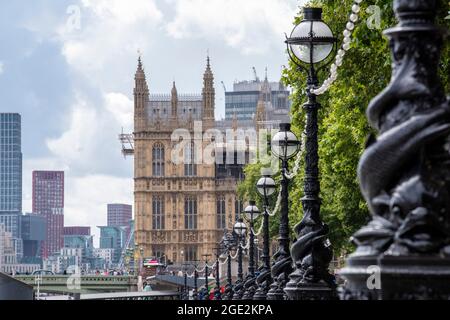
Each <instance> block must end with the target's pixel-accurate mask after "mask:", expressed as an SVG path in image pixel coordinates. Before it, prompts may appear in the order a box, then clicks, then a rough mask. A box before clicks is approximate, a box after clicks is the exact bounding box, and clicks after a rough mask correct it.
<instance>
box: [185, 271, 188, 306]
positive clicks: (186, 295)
mask: <svg viewBox="0 0 450 320" xmlns="http://www.w3.org/2000/svg"><path fill="white" fill-rule="evenodd" d="M184 300H189V288H188V285H187V272H186V271H185V272H184Z"/></svg>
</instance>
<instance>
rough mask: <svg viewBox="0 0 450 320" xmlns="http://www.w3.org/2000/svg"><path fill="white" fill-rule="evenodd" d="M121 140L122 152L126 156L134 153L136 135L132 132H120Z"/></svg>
mask: <svg viewBox="0 0 450 320" xmlns="http://www.w3.org/2000/svg"><path fill="white" fill-rule="evenodd" d="M119 141H120V142H121V143H122V154H123V156H124V157H125V158H126V157H127V156H133V155H134V135H133V134H132V133H124V132H123V128H122V133H121V134H119Z"/></svg>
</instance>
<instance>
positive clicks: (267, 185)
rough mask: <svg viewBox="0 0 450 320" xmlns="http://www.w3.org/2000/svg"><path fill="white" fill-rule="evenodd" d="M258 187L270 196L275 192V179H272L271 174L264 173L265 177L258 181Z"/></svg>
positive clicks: (261, 191)
mask: <svg viewBox="0 0 450 320" xmlns="http://www.w3.org/2000/svg"><path fill="white" fill-rule="evenodd" d="M256 188H257V189H258V192H259V193H260V194H261V195H262V196H264V197H269V196H271V195H272V194H274V193H275V190H276V185H275V180H273V179H272V177H271V176H270V174H268V173H263V177H262V178H261V179H259V180H258V182H257V183H256Z"/></svg>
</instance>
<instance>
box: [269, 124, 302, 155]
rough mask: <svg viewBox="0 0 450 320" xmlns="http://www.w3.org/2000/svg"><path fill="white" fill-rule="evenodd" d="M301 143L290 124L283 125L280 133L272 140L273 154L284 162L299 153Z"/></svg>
mask: <svg viewBox="0 0 450 320" xmlns="http://www.w3.org/2000/svg"><path fill="white" fill-rule="evenodd" d="M299 146H300V142H299V141H298V139H297V137H296V136H295V134H294V133H293V132H291V125H290V124H289V123H282V124H281V125H280V131H279V132H278V133H277V134H276V135H275V136H274V137H273V139H272V152H273V153H274V154H275V155H276V156H277V157H278V158H280V159H282V160H288V159H290V158H292V157H293V156H295V154H296V153H297V152H298V149H299Z"/></svg>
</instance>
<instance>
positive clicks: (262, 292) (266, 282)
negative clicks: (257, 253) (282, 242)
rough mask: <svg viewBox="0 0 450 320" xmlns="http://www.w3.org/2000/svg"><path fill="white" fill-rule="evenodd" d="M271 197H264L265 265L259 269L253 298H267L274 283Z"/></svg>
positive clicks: (263, 258)
mask: <svg viewBox="0 0 450 320" xmlns="http://www.w3.org/2000/svg"><path fill="white" fill-rule="evenodd" d="M268 208H269V197H268V196H265V197H264V213H263V234H264V244H263V245H264V246H263V255H262V260H263V265H262V267H261V268H260V269H259V271H260V273H259V275H258V277H257V278H256V283H257V284H258V289H257V291H256V293H255V295H254V296H253V300H267V292H268V291H269V287H270V285H271V284H272V282H273V280H272V274H271V269H270V249H269V246H270V235H269V212H268Z"/></svg>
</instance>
